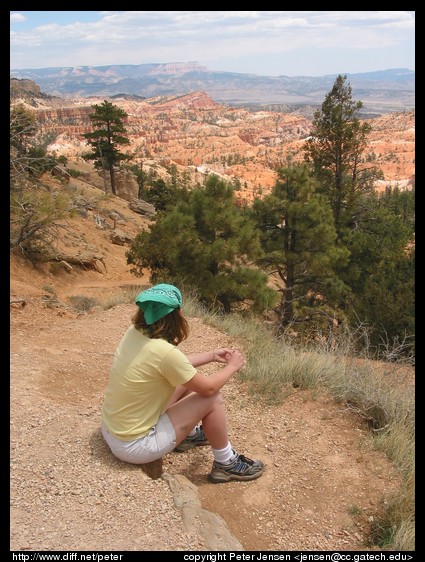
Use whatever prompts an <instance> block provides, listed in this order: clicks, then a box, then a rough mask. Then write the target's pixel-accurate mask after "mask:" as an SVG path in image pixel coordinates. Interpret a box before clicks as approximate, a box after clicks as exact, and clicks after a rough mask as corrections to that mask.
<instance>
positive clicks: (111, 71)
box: [10, 62, 415, 114]
mask: <svg viewBox="0 0 425 562" xmlns="http://www.w3.org/2000/svg"><path fill="white" fill-rule="evenodd" d="M341 74H344V73H343V72H341ZM10 76H11V79H15V80H27V81H33V82H35V83H36V84H38V86H39V87H40V88H41V90H42V91H43V92H45V93H46V94H49V95H53V96H61V97H64V98H74V97H83V98H84V97H85V98H89V97H102V96H104V97H110V98H112V97H115V96H120V97H122V96H124V95H125V96H137V97H136V98H133V99H139V100H140V99H146V98H152V97H155V96H181V95H185V94H188V93H190V92H196V91H203V92H205V93H206V94H207V95H208V96H209V97H210V98H211V99H212V100H214V101H215V102H218V103H225V104H228V105H234V106H237V105H247V104H253V105H254V104H259V105H264V104H280V105H282V104H292V105H293V104H299V105H310V106H314V105H319V104H321V103H322V102H323V100H324V98H325V96H326V94H327V93H328V92H329V91H330V89H331V88H332V86H333V84H334V82H335V78H336V76H337V75H326V76H316V77H311V76H310V77H309V76H293V77H289V76H259V75H254V74H244V73H236V72H223V71H212V70H209V69H208V68H207V67H205V66H201V65H199V64H198V63H197V62H173V63H152V64H140V65H128V64H127V65H106V66H96V67H93V66H76V67H55V68H39V69H21V70H17V69H12V70H11V71H10ZM347 78H348V81H349V83H350V85H351V87H352V93H353V98H354V99H356V100H361V101H362V102H363V106H364V109H365V111H369V112H376V113H380V114H382V113H390V112H394V111H405V110H411V109H414V107H415V71H413V70H409V69H406V68H395V69H388V70H378V71H376V72H366V73H358V74H347ZM126 99H129V98H126Z"/></svg>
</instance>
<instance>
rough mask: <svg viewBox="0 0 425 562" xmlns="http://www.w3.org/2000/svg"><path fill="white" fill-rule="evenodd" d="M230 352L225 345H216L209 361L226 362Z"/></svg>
mask: <svg viewBox="0 0 425 562" xmlns="http://www.w3.org/2000/svg"><path fill="white" fill-rule="evenodd" d="M231 353H232V350H231V349H228V348H227V347H216V348H215V349H213V351H212V360H211V361H217V363H227V362H228V358H229V356H230V354H231Z"/></svg>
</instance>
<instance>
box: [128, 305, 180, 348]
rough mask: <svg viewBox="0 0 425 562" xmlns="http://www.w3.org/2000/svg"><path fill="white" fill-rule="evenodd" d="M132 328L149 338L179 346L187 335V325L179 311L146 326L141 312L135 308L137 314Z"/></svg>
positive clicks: (174, 311) (133, 319)
mask: <svg viewBox="0 0 425 562" xmlns="http://www.w3.org/2000/svg"><path fill="white" fill-rule="evenodd" d="M132 321H133V324H134V327H135V328H136V329H137V330H142V331H143V332H144V333H145V334H146V335H147V336H148V337H149V338H152V339H163V340H166V341H168V342H169V343H172V344H173V345H179V343H180V342H182V341H183V340H185V339H187V337H188V335H189V324H188V323H187V320H186V318H185V317H184V316H182V315H181V314H180V309H179V308H178V309H176V310H173V311H172V312H169V313H168V314H167V315H166V316H163V317H162V318H160V319H159V320H157V321H156V322H154V323H153V324H150V325H148V324H146V321H145V317H144V315H143V310H142V309H141V308H139V307H137V312H136V314H135V315H134V316H133V318H132Z"/></svg>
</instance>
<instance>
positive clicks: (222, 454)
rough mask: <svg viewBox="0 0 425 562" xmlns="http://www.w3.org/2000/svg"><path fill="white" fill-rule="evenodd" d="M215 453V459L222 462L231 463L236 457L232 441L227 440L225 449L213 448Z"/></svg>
mask: <svg viewBox="0 0 425 562" xmlns="http://www.w3.org/2000/svg"><path fill="white" fill-rule="evenodd" d="M212 453H213V455H214V460H215V461H217V462H219V463H220V464H230V463H231V462H232V460H233V459H234V458H235V457H236V453H235V451H234V450H233V449H232V445H231V444H230V441H228V442H227V445H226V447H224V449H212Z"/></svg>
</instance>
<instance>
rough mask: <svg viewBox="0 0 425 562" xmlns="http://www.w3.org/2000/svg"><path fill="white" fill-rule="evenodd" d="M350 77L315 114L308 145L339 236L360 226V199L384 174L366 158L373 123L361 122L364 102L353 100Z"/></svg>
mask: <svg viewBox="0 0 425 562" xmlns="http://www.w3.org/2000/svg"><path fill="white" fill-rule="evenodd" d="M346 80H347V77H346V76H342V75H339V76H338V77H337V78H336V80H335V83H334V85H333V87H332V90H331V91H330V92H329V93H328V94H327V95H326V97H325V101H324V102H323V104H322V106H321V109H319V110H317V111H316V112H315V114H314V119H313V127H312V130H311V133H310V137H309V138H308V140H307V141H306V143H305V147H304V151H305V159H306V161H307V162H309V163H310V164H311V165H312V170H313V175H314V177H315V178H316V180H317V181H318V185H319V187H318V190H319V191H320V192H321V193H323V194H325V195H326V197H327V198H328V201H329V203H330V205H331V208H332V212H333V216H334V221H335V228H336V231H337V234H338V238H344V237H345V235H346V231H347V230H352V229H354V228H356V225H357V224H358V221H359V220H360V219H361V214H362V212H363V208H362V207H361V206H359V205H358V201H359V198H360V197H361V195H362V194H364V193H368V192H369V193H370V192H371V191H372V190H373V183H374V181H375V180H376V179H378V178H381V177H382V172H381V171H380V170H378V169H377V168H376V167H375V166H373V165H371V164H366V163H365V160H366V159H365V158H363V153H364V152H365V150H366V147H367V142H368V141H367V137H368V135H369V133H370V131H371V125H370V124H369V123H365V122H363V123H362V122H361V121H360V119H359V117H358V112H359V110H360V109H361V108H362V107H363V103H362V102H361V101H357V102H355V101H353V99H352V90H351V86H350V85H349V84H347V83H346Z"/></svg>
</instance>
